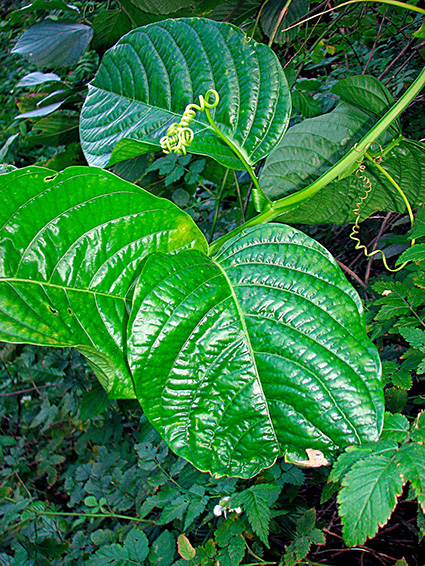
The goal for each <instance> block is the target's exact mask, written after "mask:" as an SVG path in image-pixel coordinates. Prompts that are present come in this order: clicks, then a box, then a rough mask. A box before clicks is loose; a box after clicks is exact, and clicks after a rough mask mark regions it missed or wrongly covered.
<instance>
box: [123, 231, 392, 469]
mask: <svg viewBox="0 0 425 566" xmlns="http://www.w3.org/2000/svg"><path fill="white" fill-rule="evenodd" d="M282 344H284V345H285V346H284V348H282ZM129 361H130V367H131V369H132V372H133V376H134V379H135V385H136V390H137V395H138V397H139V399H140V401H141V404H142V407H143V409H144V411H145V413H146V415H147V416H148V418H149V419H150V421H151V422H152V424H153V425H154V426H155V427H156V428H157V430H158V431H159V432H160V434H161V435H162V436H163V438H164V440H165V441H166V442H167V444H168V445H169V446H170V447H171V448H172V449H173V450H174V451H175V452H176V453H177V454H179V455H181V456H183V457H184V458H186V459H187V460H189V461H190V462H192V463H193V464H194V465H195V466H197V467H198V468H199V469H201V470H209V471H212V472H213V473H216V474H219V475H223V474H228V475H240V476H242V477H250V476H252V475H254V474H256V473H258V471H260V470H261V469H262V468H265V467H268V466H271V465H272V464H273V462H274V460H275V458H276V457H277V456H279V455H282V454H284V453H285V452H287V451H289V452H291V453H297V454H300V455H301V456H304V458H301V459H305V452H304V451H305V450H307V449H315V450H320V451H322V452H323V453H324V454H325V455H326V454H328V455H329V454H331V453H332V452H333V451H334V450H336V449H337V447H340V446H346V445H347V444H349V443H353V444H357V443H360V442H362V441H363V442H364V441H367V440H376V439H377V438H378V435H379V433H380V430H381V426H382V424H381V423H382V419H383V403H382V388H381V381H380V362H379V358H378V354H377V351H376V349H375V348H374V346H373V345H372V344H371V343H370V342H369V340H368V338H367V336H366V332H365V328H364V323H363V312H362V305H361V301H360V299H359V297H358V295H357V293H356V292H355V291H354V289H353V288H352V287H351V286H350V285H349V284H348V283H347V281H346V279H345V277H344V275H343V274H342V272H341V271H340V270H339V268H338V267H337V265H336V264H335V261H334V260H333V258H332V257H331V256H330V254H329V253H328V252H327V251H326V250H325V249H324V248H322V247H321V246H320V245H319V244H317V243H316V242H314V241H313V240H311V239H310V238H309V237H308V236H306V235H304V234H302V233H301V232H298V231H297V230H295V229H293V228H289V227H287V226H283V225H277V224H274V225H273V224H269V225H262V226H257V227H254V228H249V229H246V230H244V231H243V232H242V233H241V234H239V235H238V236H236V237H234V238H233V239H231V240H229V241H228V242H226V244H225V245H224V246H223V247H222V249H221V251H220V252H219V253H218V255H217V256H216V257H215V258H213V259H210V258H208V257H206V256H204V255H203V254H202V253H200V252H197V251H188V252H182V253H179V254H177V255H173V256H171V255H167V256H166V255H162V254H155V255H153V256H151V257H150V258H149V260H148V261H147V263H146V265H145V268H144V270H143V273H142V275H141V278H140V280H139V283H138V285H137V287H136V290H135V295H134V302H133V309H132V313H131V317H130V321H129ZM312 395H314V399H315V402H314V403H313V402H312V401H311V398H312Z"/></svg>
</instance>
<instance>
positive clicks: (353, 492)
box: [338, 454, 404, 546]
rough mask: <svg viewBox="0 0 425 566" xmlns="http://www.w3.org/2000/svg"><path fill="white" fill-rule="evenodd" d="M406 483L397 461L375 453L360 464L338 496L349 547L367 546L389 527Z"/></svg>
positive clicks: (351, 471) (349, 476)
mask: <svg viewBox="0 0 425 566" xmlns="http://www.w3.org/2000/svg"><path fill="white" fill-rule="evenodd" d="M403 483H404V482H403V481H402V479H401V477H400V474H399V472H398V470H397V466H396V463H395V462H394V459H393V458H391V457H390V456H385V455H382V454H380V455H375V454H372V455H370V456H369V457H367V458H364V459H361V460H359V461H358V462H356V463H355V464H354V465H353V466H352V468H351V470H350V472H349V473H348V475H347V476H345V478H344V480H343V482H342V489H341V491H340V492H339V494H338V502H339V506H340V507H339V511H340V514H341V518H342V525H343V535H344V540H345V542H346V544H347V545H349V546H354V545H356V544H363V543H364V541H365V540H366V538H367V537H373V536H374V535H375V534H376V532H377V530H378V527H379V526H383V525H385V524H386V522H387V521H388V519H389V518H390V515H391V513H392V511H393V509H394V507H395V506H396V503H397V498H398V496H399V495H401V492H402V488H403Z"/></svg>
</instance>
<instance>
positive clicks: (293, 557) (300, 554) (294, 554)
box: [283, 536, 311, 566]
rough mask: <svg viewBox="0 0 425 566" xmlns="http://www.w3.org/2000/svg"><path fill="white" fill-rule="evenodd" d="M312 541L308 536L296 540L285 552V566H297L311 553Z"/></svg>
mask: <svg viewBox="0 0 425 566" xmlns="http://www.w3.org/2000/svg"><path fill="white" fill-rule="evenodd" d="M310 546H311V542H310V539H309V538H308V537H306V536H304V537H298V538H296V539H295V540H294V541H293V542H291V544H290V545H289V546H288V548H287V549H286V551H285V556H284V562H283V564H284V566H295V565H296V564H298V563H299V562H300V561H301V560H302V559H303V558H305V557H306V556H307V554H308V553H309V550H310Z"/></svg>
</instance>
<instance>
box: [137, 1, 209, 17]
mask: <svg viewBox="0 0 425 566" xmlns="http://www.w3.org/2000/svg"><path fill="white" fill-rule="evenodd" d="M132 3H133V4H134V5H135V6H136V7H137V8H138V9H139V10H142V11H143V12H148V13H150V14H170V13H172V12H177V10H180V9H181V8H187V7H189V6H190V5H192V4H193V3H194V2H193V0H132ZM198 3H199V2H198Z"/></svg>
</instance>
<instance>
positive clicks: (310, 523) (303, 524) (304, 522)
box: [297, 509, 316, 536]
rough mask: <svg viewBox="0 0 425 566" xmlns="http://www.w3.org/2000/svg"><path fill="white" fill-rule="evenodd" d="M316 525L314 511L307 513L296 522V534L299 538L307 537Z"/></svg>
mask: <svg viewBox="0 0 425 566" xmlns="http://www.w3.org/2000/svg"><path fill="white" fill-rule="evenodd" d="M315 524H316V510H315V509H307V511H306V512H305V513H304V514H303V515H302V516H301V517H300V518H299V519H298V520H297V533H298V534H299V535H301V536H303V535H307V534H308V533H309V532H310V531H311V530H312V529H313V528H314V525H315Z"/></svg>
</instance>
